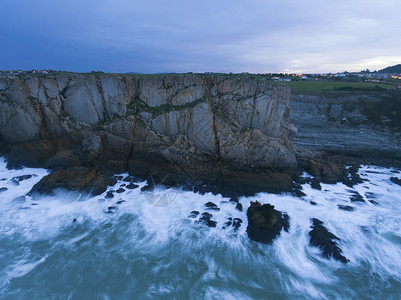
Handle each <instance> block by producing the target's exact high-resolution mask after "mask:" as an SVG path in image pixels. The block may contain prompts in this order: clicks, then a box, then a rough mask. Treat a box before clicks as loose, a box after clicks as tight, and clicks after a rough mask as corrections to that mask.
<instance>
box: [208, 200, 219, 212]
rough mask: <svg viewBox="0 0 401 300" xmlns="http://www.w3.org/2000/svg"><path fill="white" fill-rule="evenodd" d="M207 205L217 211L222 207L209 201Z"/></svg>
mask: <svg viewBox="0 0 401 300" xmlns="http://www.w3.org/2000/svg"><path fill="white" fill-rule="evenodd" d="M205 206H206V207H207V208H208V209H212V210H217V211H219V210H220V208H218V207H217V205H216V204H214V203H213V202H208V203H206V204H205Z"/></svg>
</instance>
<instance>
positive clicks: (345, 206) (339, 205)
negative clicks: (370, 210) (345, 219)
mask: <svg viewBox="0 0 401 300" xmlns="http://www.w3.org/2000/svg"><path fill="white" fill-rule="evenodd" d="M337 206H338V209H341V210H345V211H354V210H355V208H354V207H352V206H349V205H341V204H338V205H337Z"/></svg>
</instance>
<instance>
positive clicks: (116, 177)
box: [114, 175, 124, 180]
mask: <svg viewBox="0 0 401 300" xmlns="http://www.w3.org/2000/svg"><path fill="white" fill-rule="evenodd" d="M114 178H115V179H116V180H123V178H124V176H121V175H118V176H117V175H116V176H114Z"/></svg>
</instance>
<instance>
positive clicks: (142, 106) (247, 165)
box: [0, 74, 296, 191]
mask: <svg viewBox="0 0 401 300" xmlns="http://www.w3.org/2000/svg"><path fill="white" fill-rule="evenodd" d="M289 95H290V94H289V88H288V87H286V86H283V85H280V84H277V83H271V82H267V81H264V80H250V79H241V80H237V79H226V78H223V77H213V76H197V75H190V74H188V75H177V76H158V77H153V76H142V77H141V76H130V75H108V74H103V75H99V76H89V75H78V74H57V75H47V76H34V75H31V76H0V151H1V152H2V154H8V159H9V160H10V161H11V162H18V163H22V164H26V165H30V166H42V167H46V168H51V169H59V170H61V169H68V168H72V167H76V166H83V167H85V168H87V169H88V170H86V171H82V172H84V173H85V174H89V173H90V172H92V171H91V170H92V169H93V168H94V167H96V168H99V166H100V168H102V169H103V171H104V170H105V171H107V172H109V173H110V174H112V173H115V172H125V171H127V170H128V171H130V173H131V174H134V175H138V176H142V177H146V176H150V175H152V176H154V177H156V181H157V178H159V179H160V180H162V179H163V180H166V182H167V183H168V179H165V178H166V177H168V175H170V177H171V175H172V174H174V175H173V176H174V177H176V178H175V179H178V180H181V181H186V180H189V181H192V182H195V181H196V180H199V179H200V180H205V179H209V180H210V181H211V182H218V181H224V182H223V184H226V185H232V186H235V182H238V180H239V179H244V180H247V178H248V182H252V183H253V184H254V185H255V186H257V187H260V186H266V187H271V189H272V190H274V189H276V190H277V191H279V190H283V189H284V190H286V189H287V190H288V188H289V186H290V185H291V176H290V175H289V173H288V170H291V169H292V168H294V167H295V166H296V156H295V151H294V149H293V147H292V142H291V138H292V136H293V134H294V133H295V128H294V127H293V126H291V125H290V124H289V107H288V102H289V97H290V96H289ZM96 170H98V169H96ZM75 171H76V170H74V169H72V170H71V169H69V170H68V171H65V172H69V173H74V172H75ZM96 172H98V171H96ZM74 174H75V173H74ZM79 174H81V173H79ZM90 174H91V173H90ZM252 174H254V175H252ZM255 174H256V175H255ZM85 176H86V175H85ZM78 177H79V176H78ZM222 178H223V179H222ZM56 181H57V182H58V181H59V180H58V179H57V180H56ZM83 181H84V182H86V181H85V180H83ZM61 185H63V184H61ZM77 188H78V189H81V188H82V187H81V185H79V186H77Z"/></svg>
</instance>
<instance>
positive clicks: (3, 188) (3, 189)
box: [0, 187, 8, 193]
mask: <svg viewBox="0 0 401 300" xmlns="http://www.w3.org/2000/svg"><path fill="white" fill-rule="evenodd" d="M7 190H8V188H6V187H2V188H0V193H2V192H5V191H7Z"/></svg>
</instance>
